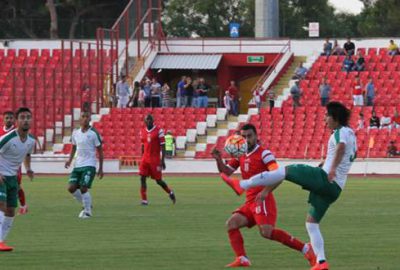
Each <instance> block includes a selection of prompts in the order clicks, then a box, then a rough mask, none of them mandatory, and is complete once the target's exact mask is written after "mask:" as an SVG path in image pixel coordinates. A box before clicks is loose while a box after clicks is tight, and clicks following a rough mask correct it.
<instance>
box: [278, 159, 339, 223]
mask: <svg viewBox="0 0 400 270" xmlns="http://www.w3.org/2000/svg"><path fill="white" fill-rule="evenodd" d="M286 171H287V173H286V179H287V180H289V181H290V182H293V183H295V184H297V185H300V186H301V187H302V188H303V189H306V190H308V191H310V195H309V197H308V203H309V204H310V210H309V212H308V213H309V214H310V216H312V217H313V218H314V219H315V220H316V221H318V222H320V221H321V219H322V218H323V216H324V215H325V213H326V211H327V210H328V208H329V206H330V205H331V204H332V203H333V202H335V201H336V200H337V199H338V198H339V195H340V193H341V191H342V189H341V188H340V187H339V185H338V184H337V183H336V182H332V183H331V182H329V181H328V175H327V174H326V172H325V171H324V170H322V169H321V168H319V167H312V166H308V165H302V164H296V165H289V166H287V167H286Z"/></svg>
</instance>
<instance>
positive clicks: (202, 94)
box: [196, 78, 210, 108]
mask: <svg viewBox="0 0 400 270" xmlns="http://www.w3.org/2000/svg"><path fill="white" fill-rule="evenodd" d="M208 91H210V86H208V84H206V83H205V81H204V78H200V79H199V84H198V85H197V89H196V92H197V94H198V97H197V105H198V107H199V108H207V107H208Z"/></svg>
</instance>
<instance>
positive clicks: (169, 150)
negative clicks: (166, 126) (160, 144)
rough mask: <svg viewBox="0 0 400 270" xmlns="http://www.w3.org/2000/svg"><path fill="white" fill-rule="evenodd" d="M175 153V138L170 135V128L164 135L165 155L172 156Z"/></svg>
mask: <svg viewBox="0 0 400 270" xmlns="http://www.w3.org/2000/svg"><path fill="white" fill-rule="evenodd" d="M174 153H175V138H174V136H172V132H171V130H168V131H167V134H166V135H165V157H166V158H172V157H173V156H174Z"/></svg>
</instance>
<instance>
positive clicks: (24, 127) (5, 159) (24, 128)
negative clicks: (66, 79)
mask: <svg viewBox="0 0 400 270" xmlns="http://www.w3.org/2000/svg"><path fill="white" fill-rule="evenodd" d="M16 118H17V123H18V128H17V129H12V130H11V131H10V132H8V133H6V134H4V135H3V136H1V137H0V251H11V250H13V248H12V247H9V246H7V245H6V244H5V243H4V240H5V239H6V237H7V235H8V233H9V232H10V230H11V226H12V223H13V221H14V216H15V208H16V207H17V205H18V181H17V173H18V170H19V168H20V166H21V164H22V162H23V161H24V160H25V168H26V172H27V175H28V177H29V178H31V179H32V178H33V171H32V169H31V158H30V154H31V153H32V151H33V148H34V147H35V143H36V141H35V138H34V137H33V136H32V135H30V134H29V129H30V126H31V122H32V113H31V111H30V110H29V109H28V108H20V109H18V111H17V112H16Z"/></svg>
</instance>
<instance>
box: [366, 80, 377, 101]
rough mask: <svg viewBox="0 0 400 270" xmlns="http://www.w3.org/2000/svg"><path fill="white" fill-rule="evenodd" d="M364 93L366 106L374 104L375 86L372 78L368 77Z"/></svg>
mask: <svg viewBox="0 0 400 270" xmlns="http://www.w3.org/2000/svg"><path fill="white" fill-rule="evenodd" d="M365 95H366V97H367V106H374V98H375V86H374V82H373V81H372V78H369V81H368V83H367V86H366V87H365Z"/></svg>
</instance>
